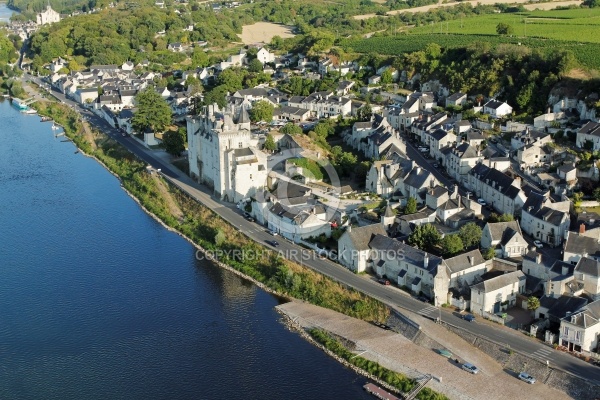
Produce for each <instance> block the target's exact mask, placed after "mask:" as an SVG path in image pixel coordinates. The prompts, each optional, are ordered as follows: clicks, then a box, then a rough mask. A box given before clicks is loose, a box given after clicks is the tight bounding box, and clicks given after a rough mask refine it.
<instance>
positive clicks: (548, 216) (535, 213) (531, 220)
mask: <svg viewBox="0 0 600 400" xmlns="http://www.w3.org/2000/svg"><path fill="white" fill-rule="evenodd" d="M570 206H571V203H570V201H562V202H558V203H553V202H552V201H550V199H549V198H548V197H547V196H545V195H544V194H541V193H537V192H531V193H530V194H529V197H528V198H527V201H526V202H525V204H524V205H523V210H522V211H521V229H522V230H523V232H525V233H527V234H528V235H529V236H531V237H533V238H535V239H536V240H539V241H541V242H542V243H547V244H549V245H550V246H552V247H555V246H559V245H561V244H562V242H563V238H564V236H565V232H567V231H568V230H569V225H570V223H571V219H570V216H569V207H570Z"/></svg>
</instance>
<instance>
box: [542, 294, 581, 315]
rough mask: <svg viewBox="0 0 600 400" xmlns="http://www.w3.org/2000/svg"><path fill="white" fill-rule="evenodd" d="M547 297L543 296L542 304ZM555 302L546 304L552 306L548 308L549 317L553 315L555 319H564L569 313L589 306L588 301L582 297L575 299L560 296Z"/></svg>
mask: <svg viewBox="0 0 600 400" xmlns="http://www.w3.org/2000/svg"><path fill="white" fill-rule="evenodd" d="M545 297H546V296H542V297H541V298H540V304H542V299H544V298H545ZM554 300H555V301H554V302H552V301H550V302H546V301H545V303H546V304H551V305H550V307H546V308H548V315H551V316H553V317H555V318H558V319H562V318H564V317H565V316H566V315H567V313H568V312H570V313H574V312H576V311H578V310H580V309H581V307H583V306H585V305H586V304H587V302H588V301H587V300H586V299H584V298H582V297H573V296H560V297H559V298H558V299H554Z"/></svg>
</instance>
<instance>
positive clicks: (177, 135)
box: [163, 128, 186, 156]
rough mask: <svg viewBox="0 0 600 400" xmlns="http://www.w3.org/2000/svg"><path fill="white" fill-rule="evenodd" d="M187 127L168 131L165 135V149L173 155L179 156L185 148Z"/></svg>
mask: <svg viewBox="0 0 600 400" xmlns="http://www.w3.org/2000/svg"><path fill="white" fill-rule="evenodd" d="M185 142H186V129H185V128H179V129H178V130H176V131H171V130H170V131H167V132H166V133H165V134H164V135H163V146H165V151H166V152H167V153H169V154H171V155H174V156H178V155H180V154H181V152H182V151H184V150H185Z"/></svg>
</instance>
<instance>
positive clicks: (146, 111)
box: [131, 88, 173, 133]
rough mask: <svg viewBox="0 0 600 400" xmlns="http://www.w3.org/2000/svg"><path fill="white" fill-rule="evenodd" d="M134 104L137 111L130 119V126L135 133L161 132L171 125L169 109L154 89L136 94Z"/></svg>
mask: <svg viewBox="0 0 600 400" xmlns="http://www.w3.org/2000/svg"><path fill="white" fill-rule="evenodd" d="M135 103H136V104H137V107H138V109H137V111H136V113H135V114H134V115H133V118H132V119H131V126H132V127H133V129H135V130H136V131H138V132H142V133H143V132H146V131H147V130H150V131H152V132H155V133H156V132H163V131H164V130H165V128H166V127H167V126H168V125H170V124H171V121H172V118H173V114H172V112H171V107H169V104H167V101H166V100H165V99H163V98H162V97H161V95H160V94H158V93H157V92H156V91H155V90H154V89H152V88H148V89H145V90H143V91H142V92H140V93H138V95H137V96H135Z"/></svg>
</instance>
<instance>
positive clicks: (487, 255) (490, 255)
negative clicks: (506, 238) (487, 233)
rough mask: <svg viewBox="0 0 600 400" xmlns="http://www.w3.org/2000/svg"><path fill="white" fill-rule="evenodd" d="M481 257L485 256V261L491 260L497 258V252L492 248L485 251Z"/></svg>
mask: <svg viewBox="0 0 600 400" xmlns="http://www.w3.org/2000/svg"><path fill="white" fill-rule="evenodd" d="M481 255H482V256H483V259H484V260H491V259H492V258H494V257H495V256H496V251H495V250H494V249H493V248H492V247H490V248H488V249H484V250H483V251H482V252H481Z"/></svg>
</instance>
